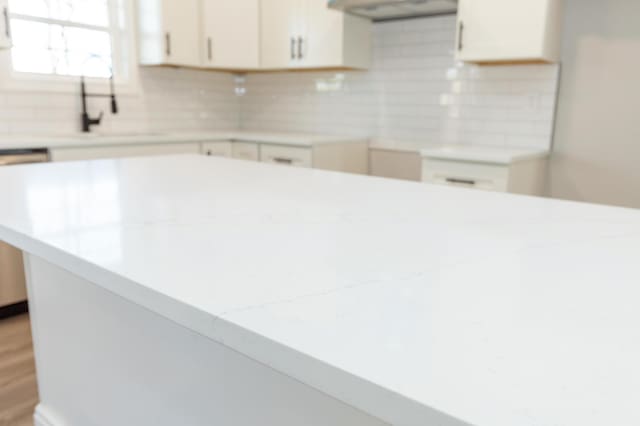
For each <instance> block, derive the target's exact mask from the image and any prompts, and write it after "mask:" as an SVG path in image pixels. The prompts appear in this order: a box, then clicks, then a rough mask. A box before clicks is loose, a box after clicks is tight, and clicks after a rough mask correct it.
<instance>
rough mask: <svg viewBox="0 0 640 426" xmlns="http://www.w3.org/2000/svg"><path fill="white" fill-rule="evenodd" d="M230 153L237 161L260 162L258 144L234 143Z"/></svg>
mask: <svg viewBox="0 0 640 426" xmlns="http://www.w3.org/2000/svg"><path fill="white" fill-rule="evenodd" d="M232 152H233V154H232V156H233V158H237V159H239V160H248V161H259V160H260V148H259V146H258V144H257V143H254V142H234V143H233V149H232Z"/></svg>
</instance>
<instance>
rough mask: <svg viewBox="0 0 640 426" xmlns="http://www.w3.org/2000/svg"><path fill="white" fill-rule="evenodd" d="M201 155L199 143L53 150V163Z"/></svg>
mask: <svg viewBox="0 0 640 426" xmlns="http://www.w3.org/2000/svg"><path fill="white" fill-rule="evenodd" d="M174 154H200V144H198V143H172V144H150V145H112V146H92V147H86V148H85V147H81V148H75V147H74V148H53V149H51V161H81V160H97V159H103V158H123V157H141V156H154V155H174Z"/></svg>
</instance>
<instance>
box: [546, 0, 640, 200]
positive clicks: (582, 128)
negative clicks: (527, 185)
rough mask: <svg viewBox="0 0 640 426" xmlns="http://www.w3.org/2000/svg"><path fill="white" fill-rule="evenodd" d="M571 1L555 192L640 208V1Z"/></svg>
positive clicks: (553, 183)
mask: <svg viewBox="0 0 640 426" xmlns="http://www.w3.org/2000/svg"><path fill="white" fill-rule="evenodd" d="M566 9H567V10H566V15H565V26H564V38H563V39H564V46H563V50H562V64H563V65H562V78H561V87H560V98H559V104H558V119H557V125H556V136H555V143H554V145H555V146H554V153H553V157H552V159H553V161H552V167H551V176H550V177H551V179H550V182H551V195H552V196H553V197H558V198H568V199H573V200H580V201H588V202H597V203H606V204H616V205H621V206H629V207H636V208H640V1H638V0H607V1H602V0H567V8H566Z"/></svg>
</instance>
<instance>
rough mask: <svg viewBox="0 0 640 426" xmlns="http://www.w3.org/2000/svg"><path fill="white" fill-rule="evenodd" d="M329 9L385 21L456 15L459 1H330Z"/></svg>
mask: <svg viewBox="0 0 640 426" xmlns="http://www.w3.org/2000/svg"><path fill="white" fill-rule="evenodd" d="M329 7H330V8H333V9H338V10H343V11H345V12H347V13H350V14H352V15H358V16H363V17H365V18H370V19H372V20H374V21H383V20H388V19H402V18H411V17H419V16H431V15H442V14H448V13H455V12H456V11H457V10H458V0H329Z"/></svg>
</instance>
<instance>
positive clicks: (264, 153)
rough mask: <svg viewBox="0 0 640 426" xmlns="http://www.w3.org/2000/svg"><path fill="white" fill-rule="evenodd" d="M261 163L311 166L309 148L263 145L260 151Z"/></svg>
mask: <svg viewBox="0 0 640 426" xmlns="http://www.w3.org/2000/svg"><path fill="white" fill-rule="evenodd" d="M260 161H262V162H263V163H272V164H281V165H285V166H294V167H309V168H310V167H312V165H313V163H312V161H311V148H298V147H291V146H281V145H263V146H262V147H261V151H260Z"/></svg>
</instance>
